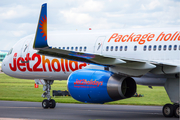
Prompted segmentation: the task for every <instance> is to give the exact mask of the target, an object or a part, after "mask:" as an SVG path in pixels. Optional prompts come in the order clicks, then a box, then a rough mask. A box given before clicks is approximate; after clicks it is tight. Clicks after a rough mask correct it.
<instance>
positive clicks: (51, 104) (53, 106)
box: [49, 99, 56, 108]
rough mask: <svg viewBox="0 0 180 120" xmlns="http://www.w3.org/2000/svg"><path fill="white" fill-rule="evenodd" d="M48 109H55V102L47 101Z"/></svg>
mask: <svg viewBox="0 0 180 120" xmlns="http://www.w3.org/2000/svg"><path fill="white" fill-rule="evenodd" d="M49 107H50V108H55V107H56V102H55V100H53V99H51V100H50V101H49Z"/></svg>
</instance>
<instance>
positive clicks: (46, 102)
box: [42, 80, 56, 109]
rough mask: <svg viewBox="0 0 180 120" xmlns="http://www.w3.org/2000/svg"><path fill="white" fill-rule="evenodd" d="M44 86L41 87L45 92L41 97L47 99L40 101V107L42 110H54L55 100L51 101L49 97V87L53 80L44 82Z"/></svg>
mask: <svg viewBox="0 0 180 120" xmlns="http://www.w3.org/2000/svg"><path fill="white" fill-rule="evenodd" d="M44 82H45V85H43V91H45V92H44V93H43V94H42V97H44V98H45V97H46V98H47V99H45V100H43V101H42V107H43V108H44V109H47V108H55V107H56V102H55V100H53V99H51V96H50V90H51V85H52V84H53V82H54V80H44Z"/></svg>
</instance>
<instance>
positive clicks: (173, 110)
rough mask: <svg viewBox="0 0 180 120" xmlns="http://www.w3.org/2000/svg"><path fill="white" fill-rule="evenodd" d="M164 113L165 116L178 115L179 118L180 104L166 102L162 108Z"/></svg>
mask: <svg viewBox="0 0 180 120" xmlns="http://www.w3.org/2000/svg"><path fill="white" fill-rule="evenodd" d="M162 112H163V115H164V116H165V117H173V116H174V117H177V118H179V116H180V109H179V104H173V105H172V104H166V105H164V107H163V109H162Z"/></svg>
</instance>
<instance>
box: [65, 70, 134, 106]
mask: <svg viewBox="0 0 180 120" xmlns="http://www.w3.org/2000/svg"><path fill="white" fill-rule="evenodd" d="M67 84H68V90H69V92H70V94H71V96H72V97H73V98H74V99H76V100H78V101H81V102H85V103H87V102H88V103H105V102H110V101H115V100H121V99H125V98H130V97H132V96H133V95H134V94H135V92H136V82H135V81H134V79H132V78H131V77H125V76H120V75H117V74H114V73H112V72H110V71H105V70H95V69H82V70H77V71H75V72H73V73H72V74H71V75H70V76H69V78H68V81H67Z"/></svg>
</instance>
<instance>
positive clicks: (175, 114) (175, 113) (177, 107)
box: [174, 105, 180, 118]
mask: <svg viewBox="0 0 180 120" xmlns="http://www.w3.org/2000/svg"><path fill="white" fill-rule="evenodd" d="M179 115H180V109H179V105H174V117H176V118H179Z"/></svg>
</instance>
